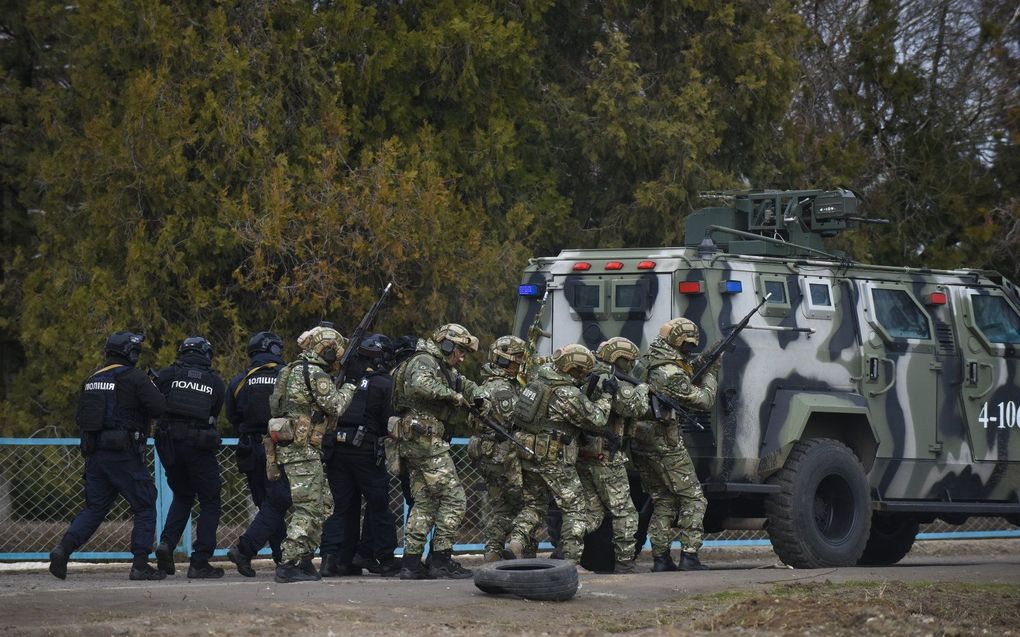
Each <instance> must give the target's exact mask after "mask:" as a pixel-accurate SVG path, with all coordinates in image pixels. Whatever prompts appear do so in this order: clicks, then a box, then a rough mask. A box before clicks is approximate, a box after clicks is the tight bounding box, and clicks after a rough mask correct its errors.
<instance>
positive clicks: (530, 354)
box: [518, 287, 552, 384]
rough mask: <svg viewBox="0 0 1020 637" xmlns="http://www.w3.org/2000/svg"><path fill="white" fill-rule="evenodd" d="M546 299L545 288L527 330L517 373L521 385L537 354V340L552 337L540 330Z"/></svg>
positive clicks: (547, 296)
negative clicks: (525, 343) (526, 338)
mask: <svg viewBox="0 0 1020 637" xmlns="http://www.w3.org/2000/svg"><path fill="white" fill-rule="evenodd" d="M548 298H549V288H548V287H546V289H545V292H544V293H543V294H542V300H541V301H539V303H538V311H537V312H535V320H534V321H532V322H531V327H529V328H528V342H527V345H526V346H525V348H524V364H523V365H521V369H520V372H519V373H518V380H519V381H520V382H521V384H523V383H525V382H526V381H527V378H528V374H530V373H531V361H532V359H534V358H535V354H536V353H538V339H539V338H541V337H543V336H544V337H545V338H550V337H551V336H552V335H551V334H549V332H546V331H545V330H543V329H542V314H543V313H544V312H545V302H546V300H547V299H548Z"/></svg>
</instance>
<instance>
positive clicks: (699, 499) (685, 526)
mask: <svg viewBox="0 0 1020 637" xmlns="http://www.w3.org/2000/svg"><path fill="white" fill-rule="evenodd" d="M631 455H632V458H633V461H634V465H635V466H636V467H637V470H638V473H640V474H641V485H642V486H643V487H644V489H645V491H647V492H648V495H650V496H651V497H652V504H653V505H654V509H653V510H652V519H651V521H650V522H649V523H648V537H649V539H651V541H652V555H662V554H663V553H665V552H667V551H669V549H670V546H671V545H672V544H673V539H674V538H678V539H679V540H680V544H681V549H682V550H684V551H687V552H690V553H697V552H698V550H699V549H701V545H702V543H703V542H704V536H705V527H704V519H705V509H706V508H707V506H708V501H707V500H706V499H705V495H704V494H703V493H702V492H701V483H700V482H698V475H697V474H696V473H695V472H694V463H692V462H691V457H690V455H688V453H687V449H685V448H684V446H683V445H680V446H679V447H674V448H673V449H671V450H669V451H660V452H657V453H651V454H643V453H638V452H637V451H632V454H631ZM674 521H675V522H676V527H674Z"/></svg>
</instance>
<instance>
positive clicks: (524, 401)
mask: <svg viewBox="0 0 1020 637" xmlns="http://www.w3.org/2000/svg"><path fill="white" fill-rule="evenodd" d="M568 386H571V383H570V382H567V381H562V382H555V381H554V382H547V381H537V380H536V381H532V382H530V383H528V384H527V386H525V388H524V390H523V391H521V395H520V396H519V397H518V398H517V402H516V403H515V404H514V410H513V423H514V425H515V426H518V427H520V428H522V429H525V430H527V431H530V432H533V433H535V432H538V431H541V430H542V429H546V428H550V427H552V428H555V429H560V428H561V427H560V426H556V425H553V424H552V423H551V421H550V420H549V404H550V403H551V402H552V400H553V398H554V391H555V390H556V388H558V387H568Z"/></svg>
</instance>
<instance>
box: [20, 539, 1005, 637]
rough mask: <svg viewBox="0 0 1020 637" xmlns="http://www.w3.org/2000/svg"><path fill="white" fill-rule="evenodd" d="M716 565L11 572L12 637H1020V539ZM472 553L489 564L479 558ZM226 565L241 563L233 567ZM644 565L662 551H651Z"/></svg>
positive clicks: (739, 558) (715, 557)
mask: <svg viewBox="0 0 1020 637" xmlns="http://www.w3.org/2000/svg"><path fill="white" fill-rule="evenodd" d="M703 559H704V560H705V561H706V562H707V563H710V564H711V565H712V566H713V570H711V571H708V572H705V573H666V574H651V573H648V572H642V573H639V574H635V575H626V576H613V575H599V574H595V573H587V572H582V573H581V575H580V580H581V588H580V590H579V591H578V594H577V596H576V597H575V598H574V599H573V600H570V601H568V602H562V603H553V602H534V601H527V600H522V599H519V598H515V597H512V596H508V595H500V596H492V595H486V594H484V593H482V592H480V591H479V590H478V589H476V588H475V587H474V585H473V583H472V581H471V580H461V581H449V580H444V581H427V582H402V581H399V580H395V579H390V578H386V579H384V578H379V577H376V576H364V577H345V578H339V579H330V580H324V581H323V582H308V583H302V584H288V585H280V584H275V583H274V582H273V581H272V573H271V570H272V569H271V566H272V565H271V563H269V562H264V563H260V564H257V566H258V570H259V576H258V577H256V578H254V579H247V578H243V577H241V576H240V575H238V574H237V573H236V572H235V571H233V570H228V573H227V576H226V577H224V578H223V579H221V580H213V581H208V580H206V581H189V580H188V579H187V578H186V577H184V576H183V574H182V573H181V572H180V571H179V572H178V574H177V575H176V576H174V577H173V578H170V579H168V580H167V581H163V582H152V583H148V582H130V581H128V580H127V578H126V566H125V565H124V564H117V565H105V566H85V565H81V564H76V563H72V564H71V568H70V575H69V576H68V579H67V580H66V581H60V580H57V579H55V578H53V577H52V576H50V575H49V574H48V573H46V572H45V570H44V565H37V567H36V569H35V570H34V571H31V570H25V569H24V568H22V569H21V570H18V571H6V570H5V571H3V572H0V635H87V636H93V635H97V636H98V635H139V636H141V635H145V636H147V637H148V636H156V635H190V636H196V637H198V636H203V637H204V636H209V635H260V636H261V635H265V636H270V635H281V634H283V635H326V636H339V635H358V636H359V637H362V636H363V637H375V636H379V635H405V634H411V635H415V636H416V637H429V636H432V635H437V636H438V635H444V636H445V635H451V636H454V637H458V636H464V637H468V636H481V637H490V636H491V637H495V636H500V635H529V636H532V635H533V636H545V635H567V636H571V637H573V636H578V637H580V636H585V637H586V636H589V635H605V634H609V633H621V634H624V633H625V634H628V635H667V636H673V635H676V636H686V635H707V634H726V635H730V634H740V635H754V636H758V635H796V636H798V637H799V636H810V635H819V636H826V637H829V636H832V637H843V636H846V637H850V636H851V635H852V636H857V635H868V636H876V637H901V636H905V637H913V636H915V635H916V636H917V637H923V636H928V635H931V636H933V637H934V636H941V635H948V636H963V635H996V636H999V635H1003V636H1017V637H1020V539H1009V540H979V541H968V542H961V541H929V542H918V544H917V545H916V548H915V549H914V551H912V552H911V554H910V555H908V556H907V558H906V559H905V560H904V561H903V562H901V563H900V564H898V565H896V566H892V567H883V568H864V567H858V568H839V569H820V570H792V569H788V568H786V567H784V566H782V565H781V564H779V563H778V560H777V559H776V557H775V555H774V554H773V553H772V552H771V551H770V550H769V549H768V548H749V549H743V550H739V551H735V550H732V549H705V551H704V553H703ZM462 561H464V562H466V563H468V564H469V565H472V566H473V565H474V564H473V562H475V561H476V560H475V559H474V558H465V559H463V560H462ZM224 566H226V567H228V568H229V567H230V564H225V565H224ZM639 566H640V567H642V570H647V569H648V568H650V560H649V559H648V558H647V556H646V557H645V558H643V559H642V560H641V562H639Z"/></svg>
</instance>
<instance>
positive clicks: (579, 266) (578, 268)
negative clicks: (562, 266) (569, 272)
mask: <svg viewBox="0 0 1020 637" xmlns="http://www.w3.org/2000/svg"><path fill="white" fill-rule="evenodd" d="M588 270H591V264H590V263H588V262H587V261H578V262H577V263H575V264H574V272H587V271H588Z"/></svg>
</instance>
